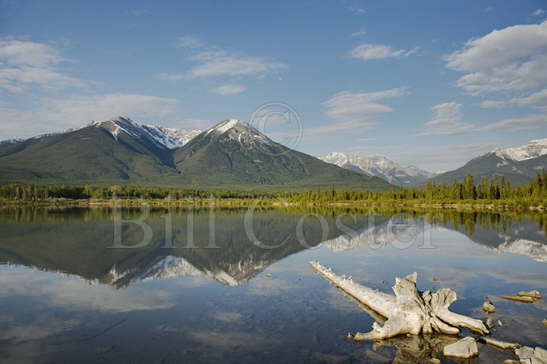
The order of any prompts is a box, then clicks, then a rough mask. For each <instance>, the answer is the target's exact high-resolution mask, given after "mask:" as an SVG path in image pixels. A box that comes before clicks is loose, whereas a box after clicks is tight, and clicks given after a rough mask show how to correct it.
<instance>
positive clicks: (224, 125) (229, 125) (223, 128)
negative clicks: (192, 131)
mask: <svg viewBox="0 0 547 364" xmlns="http://www.w3.org/2000/svg"><path fill="white" fill-rule="evenodd" d="M238 127H239V128H241V129H243V130H249V129H252V127H251V126H250V125H249V124H247V123H246V122H244V121H242V120H238V119H226V120H223V121H221V122H220V123H218V124H216V125H214V126H212V127H211V128H209V129H207V134H209V133H211V132H216V133H219V134H223V133H225V132H227V131H228V130H231V129H233V128H238Z"/></svg>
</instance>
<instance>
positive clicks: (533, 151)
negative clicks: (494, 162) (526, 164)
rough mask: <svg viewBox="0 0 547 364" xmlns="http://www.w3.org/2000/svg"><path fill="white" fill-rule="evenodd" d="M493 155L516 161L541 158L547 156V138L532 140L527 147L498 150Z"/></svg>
mask: <svg viewBox="0 0 547 364" xmlns="http://www.w3.org/2000/svg"><path fill="white" fill-rule="evenodd" d="M491 153H494V154H496V155H497V156H498V157H500V158H503V159H511V160H514V161H523V160H526V159H532V158H537V157H541V156H542V155H545V154H547V138H544V139H536V140H530V141H529V142H528V143H526V144H525V145H522V146H520V147H514V148H505V149H503V148H496V149H494V150H493V151H492V152H491Z"/></svg>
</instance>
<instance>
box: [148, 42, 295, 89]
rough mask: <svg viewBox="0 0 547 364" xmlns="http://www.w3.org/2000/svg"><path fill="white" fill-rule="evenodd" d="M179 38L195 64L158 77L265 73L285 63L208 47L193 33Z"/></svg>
mask: <svg viewBox="0 0 547 364" xmlns="http://www.w3.org/2000/svg"><path fill="white" fill-rule="evenodd" d="M179 42H180V45H181V46H182V47H184V48H187V49H188V50H191V51H193V54H192V55H191V56H190V57H189V58H188V59H189V60H190V61H192V62H194V63H196V65H195V66H194V67H193V68H191V69H190V70H188V71H186V72H180V73H161V74H159V75H158V78H159V79H161V80H167V81H177V80H180V79H184V78H197V77H218V76H264V75H265V74H266V73H268V72H270V71H272V70H276V69H282V68H285V67H287V66H286V65H285V64H284V63H281V62H275V61H272V60H269V59H266V58H262V57H256V56H249V55H245V54H241V53H236V52H232V51H227V50H223V49H220V48H218V47H208V46H206V45H205V44H204V43H203V42H202V41H201V40H200V39H199V38H196V37H193V36H184V37H180V38H179Z"/></svg>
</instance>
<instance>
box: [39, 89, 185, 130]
mask: <svg viewBox="0 0 547 364" xmlns="http://www.w3.org/2000/svg"><path fill="white" fill-rule="evenodd" d="M44 104H45V105H47V106H46V107H47V109H48V112H47V117H48V119H50V120H57V121H59V122H62V123H66V124H69V123H77V125H80V123H81V122H85V121H90V120H107V119H109V118H111V117H114V116H118V115H131V116H132V117H135V118H156V117H163V116H167V115H172V114H174V113H175V112H176V108H177V105H178V101H177V100H176V99H172V98H165V97H157V96H148V95H139V94H105V95H94V96H75V97H71V98H66V99H53V100H52V99H46V100H44Z"/></svg>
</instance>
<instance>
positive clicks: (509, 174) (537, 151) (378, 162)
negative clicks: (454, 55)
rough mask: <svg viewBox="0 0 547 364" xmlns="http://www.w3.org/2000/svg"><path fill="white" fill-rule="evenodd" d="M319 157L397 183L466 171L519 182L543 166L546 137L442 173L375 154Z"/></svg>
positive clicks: (447, 179)
mask: <svg viewBox="0 0 547 364" xmlns="http://www.w3.org/2000/svg"><path fill="white" fill-rule="evenodd" d="M319 158H320V159H321V160H323V161H325V162H328V163H332V164H335V165H337V166H339V167H342V168H346V169H348V170H352V171H355V172H358V173H362V174H366V175H370V176H376V177H379V178H382V179H384V180H386V181H388V182H389V183H391V184H394V185H397V186H412V185H423V184H424V183H425V182H426V181H429V180H431V181H433V182H435V183H452V181H453V180H454V179H456V180H458V181H462V180H463V179H464V178H465V176H466V175H468V174H472V175H473V176H474V177H475V182H479V181H480V180H481V179H482V178H493V177H499V178H501V177H504V178H505V179H506V180H508V181H510V182H511V183H513V184H517V185H522V184H526V183H529V182H531V181H532V180H533V179H534V178H535V177H536V176H537V175H538V173H541V172H542V171H543V170H546V169H547V168H546V167H547V138H545V139H537V140H531V141H529V142H528V143H527V144H525V145H522V146H519V147H514V148H505V149H503V148H496V149H493V150H492V151H490V152H488V153H485V154H483V155H480V156H478V157H475V158H473V159H472V160H470V161H469V162H467V163H466V164H465V165H463V166H462V167H460V168H457V169H455V170H452V171H448V172H442V173H432V172H428V171H424V170H422V169H419V168H417V167H414V166H403V165H400V164H398V163H396V162H393V161H392V160H390V159H388V158H386V157H384V156H378V155H374V156H362V155H350V154H345V153H340V152H332V153H330V154H328V155H326V156H323V157H319Z"/></svg>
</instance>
